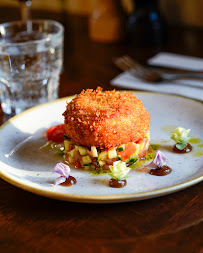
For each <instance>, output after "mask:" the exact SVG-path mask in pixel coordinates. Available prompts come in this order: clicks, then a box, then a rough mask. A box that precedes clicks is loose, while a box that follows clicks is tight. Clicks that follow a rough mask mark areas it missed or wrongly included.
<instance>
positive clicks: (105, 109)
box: [63, 87, 150, 148]
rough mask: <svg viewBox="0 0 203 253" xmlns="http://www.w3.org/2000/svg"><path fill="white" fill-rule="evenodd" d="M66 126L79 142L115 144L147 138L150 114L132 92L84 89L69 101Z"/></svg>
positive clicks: (86, 144) (92, 144) (107, 145)
mask: <svg viewBox="0 0 203 253" xmlns="http://www.w3.org/2000/svg"><path fill="white" fill-rule="evenodd" d="M63 116H64V117H65V129H66V133H67V136H68V137H69V138H70V139H71V140H73V141H74V142H75V143H77V144H78V145H82V146H88V147H90V146H96V147H99V148H110V147H115V146H118V145H120V144H123V143H127V142H136V141H138V140H139V139H142V138H144V135H145V134H146V133H147V131H148V130H149V122H150V115H149V114H148V112H147V111H146V109H145V108H144V106H143V104H142V101H141V100H139V99H137V98H136V97H135V96H133V95H132V92H119V91H115V90H113V91H105V92H103V91H102V88H101V87H97V89H96V90H92V89H87V90H83V91H82V92H81V93H80V94H79V95H76V96H75V98H74V99H73V100H72V101H71V102H70V103H67V107H66V111H65V112H64V113H63Z"/></svg>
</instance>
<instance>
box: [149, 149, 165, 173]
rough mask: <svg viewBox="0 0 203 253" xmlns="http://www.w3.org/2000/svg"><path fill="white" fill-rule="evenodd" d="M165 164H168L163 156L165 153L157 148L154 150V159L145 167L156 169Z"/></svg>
mask: <svg viewBox="0 0 203 253" xmlns="http://www.w3.org/2000/svg"><path fill="white" fill-rule="evenodd" d="M167 164H168V159H167V158H166V157H165V155H164V154H163V153H162V152H161V151H160V150H157V151H156V152H155V158H154V160H153V161H152V162H151V163H149V164H148V165H146V166H145V168H148V169H156V168H157V167H158V168H161V167H163V166H164V165H167Z"/></svg>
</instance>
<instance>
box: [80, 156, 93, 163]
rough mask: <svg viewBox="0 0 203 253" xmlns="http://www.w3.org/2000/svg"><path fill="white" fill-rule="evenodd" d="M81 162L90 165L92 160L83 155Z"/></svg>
mask: <svg viewBox="0 0 203 253" xmlns="http://www.w3.org/2000/svg"><path fill="white" fill-rule="evenodd" d="M82 162H83V163H84V164H90V163H91V162H92V160H91V158H90V156H89V155H85V156H82Z"/></svg>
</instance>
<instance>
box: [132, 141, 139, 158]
mask: <svg viewBox="0 0 203 253" xmlns="http://www.w3.org/2000/svg"><path fill="white" fill-rule="evenodd" d="M139 152H140V144H136V150H135V152H134V154H133V157H138V154H139Z"/></svg>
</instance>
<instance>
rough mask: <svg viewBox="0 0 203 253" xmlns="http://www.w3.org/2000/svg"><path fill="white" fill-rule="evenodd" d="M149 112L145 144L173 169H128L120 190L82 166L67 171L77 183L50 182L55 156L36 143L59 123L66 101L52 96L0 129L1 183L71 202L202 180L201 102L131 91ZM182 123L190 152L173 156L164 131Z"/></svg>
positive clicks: (121, 198)
mask: <svg viewBox="0 0 203 253" xmlns="http://www.w3.org/2000/svg"><path fill="white" fill-rule="evenodd" d="M135 95H136V96H137V97H138V98H139V99H141V100H142V101H143V104H144V106H145V107H146V109H147V111H148V112H149V113H150V115H151V123H150V133H151V143H152V144H159V149H160V150H161V151H162V152H163V153H164V154H165V155H166V157H167V158H168V160H169V166H170V167H171V168H172V169H173V171H172V173H171V174H169V175H167V176H162V177H158V176H153V175H150V174H148V173H143V172H140V171H139V170H136V169H132V170H131V171H130V173H129V178H128V179H127V185H126V186H125V187H124V188H120V189H118V188H111V187H109V186H108V183H109V179H110V177H109V175H108V174H104V175H100V176H92V175H91V174H90V173H89V172H87V171H84V170H75V169H72V170H71V175H72V176H74V177H75V178H76V179H77V184H76V185H74V186H71V187H65V186H54V185H53V181H54V179H56V178H57V177H58V176H59V175H58V174H56V173H54V172H53V169H54V166H55V164H56V163H57V162H58V160H57V158H56V157H55V156H54V155H52V154H50V153H49V152H48V151H47V152H46V151H44V150H43V152H42V150H41V149H40V147H42V146H43V145H44V144H45V143H46V138H45V137H44V133H45V131H46V129H48V128H49V127H51V126H53V125H56V124H60V123H63V116H62V113H63V112H64V110H65V107H66V101H67V100H71V98H72V97H68V98H63V99H59V100H56V101H54V102H52V103H47V104H44V105H40V106H37V107H34V108H32V109H29V110H27V111H25V112H23V113H21V114H19V115H17V116H15V117H13V118H12V119H11V120H9V121H8V122H7V123H6V124H4V125H3V126H2V127H1V130H0V140H1V150H0V176H1V177H2V178H3V179H4V180H5V181H7V182H9V183H11V184H13V185H15V186H17V187H19V188H22V189H24V190H26V191H30V192H33V193H35V194H39V195H42V196H46V197H50V198H56V199H61V200H67V201H75V202H88V203H107V202H125V201H134V200H140V199H147V198H152V197H157V196H161V195H164V194H168V193H172V192H175V191H178V190H181V189H184V188H186V187H189V186H191V185H194V184H196V183H198V182H200V181H202V180H203V156H202V155H203V141H202V140H201V137H202V126H203V122H202V115H203V106H202V104H201V103H199V102H196V101H194V100H190V99H186V98H182V97H178V96H171V95H163V94H157V93H144V92H136V93H135ZM178 126H182V127H185V128H186V129H188V128H190V129H191V136H192V138H193V144H192V146H193V151H192V152H190V153H188V154H175V153H173V152H172V151H171V147H172V146H173V144H174V143H173V141H172V140H171V139H170V132H171V131H172V130H174V129H175V128H176V127H178Z"/></svg>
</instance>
